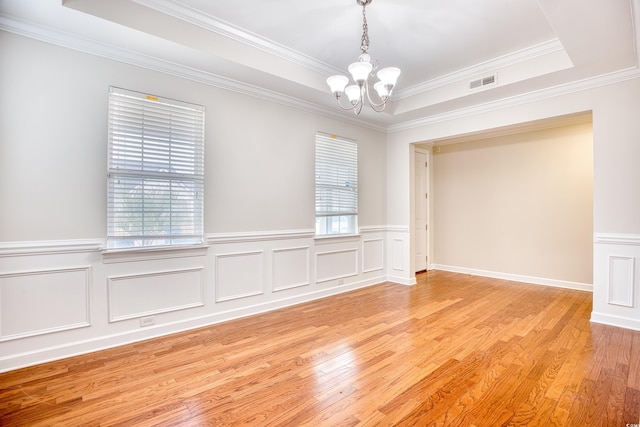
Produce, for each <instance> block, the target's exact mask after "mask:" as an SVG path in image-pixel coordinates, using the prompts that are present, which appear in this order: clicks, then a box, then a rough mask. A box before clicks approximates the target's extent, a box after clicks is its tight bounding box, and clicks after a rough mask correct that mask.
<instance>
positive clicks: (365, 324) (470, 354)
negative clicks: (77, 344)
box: [0, 271, 640, 427]
mask: <svg viewBox="0 0 640 427" xmlns="http://www.w3.org/2000/svg"><path fill="white" fill-rule="evenodd" d="M590 312H591V294H590V293H587V292H581V291H572V290H566V289H557V288H551V287H543V286H535V285H528V284H523V283H514V282H508V281H502V280H494V279H487V278H480V277H475V276H469V275H462V274H454V273H447V272H439V271H431V272H428V273H423V274H420V275H418V284H417V285H416V286H413V287H407V286H402V285H396V284H382V285H378V286H373V287H370V288H366V289H361V290H357V291H354V292H349V293H345V294H341V295H338V296H333V297H330V298H326V299H322V300H318V301H314V302H310V303H305V304H301V305H298V306H295V307H290V308H286V309H283V310H279V311H275V312H271V313H266V314H263V315H258V316H253V317H249V318H245V319H241V320H237V321H233V322H227V323H224V324H219V325H213V326H210V327H207V328H202V329H198V330H193V331H189V332H185V333H180V334H176V335H172V336H169V337H164V338H159V339H154V340H150V341H146V342H142V343H137V344H132V345H127V346H122V347H118V348H115V349H111V350H106V351H101V352H97V353H92V354H88V355H84V356H79V357H74V358H70V359H66V360H62V361H58V362H52V363H47V364H43V365H39V366H35V367H31V368H26V369H22V370H17V371H12V372H8V373H5V374H2V375H0V393H1V394H0V417H1V420H2V421H1V422H0V424H1V425H3V426H17V425H20V426H21V425H28V426H45V425H46V426H50V425H62V426H116V425H117V426H206V425H211V426H213V425H215V426H222V425H251V426H254V425H255V426H262V425H269V426H280V425H286V426H302V425H310V426H349V425H368V426H377V425H416V426H427V425H438V426H440V425H449V426H465V427H467V426H478V427H484V426H500V425H513V426H518V425H526V426H601V425H602V426H625V425H626V424H628V423H629V424H634V423H640V420H639V418H640V332H638V331H631V330H625V329H619V328H614V327H607V326H603V325H598V324H591V323H590V322H589V316H590Z"/></svg>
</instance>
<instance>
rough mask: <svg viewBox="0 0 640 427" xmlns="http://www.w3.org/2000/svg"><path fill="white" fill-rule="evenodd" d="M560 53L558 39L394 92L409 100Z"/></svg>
mask: <svg viewBox="0 0 640 427" xmlns="http://www.w3.org/2000/svg"><path fill="white" fill-rule="evenodd" d="M558 51H564V47H563V46H562V43H560V40H558V39H557V38H556V39H553V40H549V41H546V42H543V43H539V44H537V45H535V46H531V47H528V48H526V49H522V50H519V51H516V52H512V53H509V54H506V55H503V56H499V57H497V58H494V59H491V60H489V61H485V62H481V63H479V64H476V65H474V66H472V67H467V68H463V69H461V70H457V71H455V72H453V73H450V74H445V75H444V76H441V77H438V78H435V79H432V80H429V81H426V82H424V83H420V84H417V85H414V86H411V87H408V88H404V89H401V90H398V91H397V92H394V98H395V99H403V98H408V97H411V96H414V95H419V94H421V93H424V92H428V91H430V90H433V89H436V88H439V87H442V86H446V85H449V84H452V83H457V82H460V81H467V80H473V79H475V78H477V77H478V76H482V75H484V74H486V73H488V72H498V71H499V70H500V69H502V68H504V67H508V66H510V65H514V64H518V63H521V62H525V61H529V60H531V59H534V58H537V57H540V56H544V55H548V54H550V53H554V52H558Z"/></svg>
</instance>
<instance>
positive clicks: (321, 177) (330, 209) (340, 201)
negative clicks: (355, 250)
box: [316, 133, 358, 236]
mask: <svg viewBox="0 0 640 427" xmlns="http://www.w3.org/2000/svg"><path fill="white" fill-rule="evenodd" d="M357 229H358V144H357V143H356V142H355V141H350V140H348V139H345V138H339V137H337V136H335V135H326V134H323V133H317V134H316V235H319V236H323V235H334V234H355V233H356V232H357Z"/></svg>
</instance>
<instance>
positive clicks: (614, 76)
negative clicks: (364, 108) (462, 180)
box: [387, 67, 640, 133]
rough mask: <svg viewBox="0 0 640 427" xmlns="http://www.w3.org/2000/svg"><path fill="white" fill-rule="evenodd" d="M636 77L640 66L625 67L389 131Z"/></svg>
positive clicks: (443, 120) (511, 105)
mask: <svg viewBox="0 0 640 427" xmlns="http://www.w3.org/2000/svg"><path fill="white" fill-rule="evenodd" d="M637 78H640V69H638V68H637V67H631V68H626V69H624V70H620V71H615V72H612V73H607V74H603V75H600V76H596V77H591V78H587V79H582V80H577V81H574V82H570V83H566V84H561V85H557V86H553V87H549V88H545V89H540V90H537V91H532V92H527V93H524V94H520V95H515V96H511V97H508V98H502V99H499V100H496V101H491V102H486V103H483V104H477V105H473V106H471V107H466V108H460V109H458V110H453V111H448V112H446V113H442V114H434V115H431V116H429V117H426V118H423V119H417V120H411V121H406V122H403V123H399V124H396V125H390V126H388V127H387V133H396V132H402V131H405V130H410V129H415V128H419V127H423V126H428V125H432V124H435V123H441V122H445V121H449V120H455V119H459V118H463V117H468V116H471V115H475V114H480V113H488V112H491V111H496V110H501V109H504V108H509V107H515V106H518V105H522V104H527V103H530V102H536V101H542V100H545V99H550V98H555V97H558V96H563V95H569V94H572V93H576V92H582V91H585V90H589V89H595V88H598V87H602V86H608V85H612V84H616V83H621V82H624V81H627V80H633V79H637Z"/></svg>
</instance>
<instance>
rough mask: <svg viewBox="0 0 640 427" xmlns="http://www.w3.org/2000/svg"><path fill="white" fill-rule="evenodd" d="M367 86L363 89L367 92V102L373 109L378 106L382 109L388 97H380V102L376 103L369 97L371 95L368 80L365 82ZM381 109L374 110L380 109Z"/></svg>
mask: <svg viewBox="0 0 640 427" xmlns="http://www.w3.org/2000/svg"><path fill="white" fill-rule="evenodd" d="M366 86H367V90H366V91H365V92H366V93H367V100H369V104H370V105H371V108H373V109H374V110H376V108H378V107H382V110H384V107H385V105H387V101H388V100H389V97H387V99H386V100H384V99H381V101H382V102H381V103H380V104H376V103H375V102H374V101H373V100H372V99H371V95H370V94H369V92H370V90H369V82H367V84H366ZM382 110H376V111H382Z"/></svg>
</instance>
